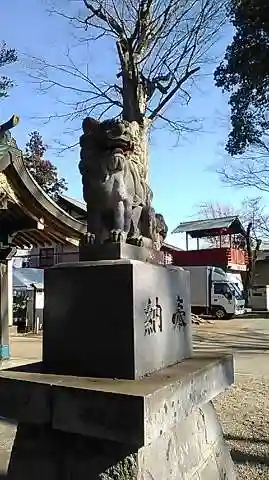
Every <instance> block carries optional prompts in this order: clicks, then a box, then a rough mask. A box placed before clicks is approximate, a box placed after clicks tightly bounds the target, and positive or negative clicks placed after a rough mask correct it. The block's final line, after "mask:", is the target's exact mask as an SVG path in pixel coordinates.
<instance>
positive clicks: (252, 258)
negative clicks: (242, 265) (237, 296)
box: [244, 222, 261, 307]
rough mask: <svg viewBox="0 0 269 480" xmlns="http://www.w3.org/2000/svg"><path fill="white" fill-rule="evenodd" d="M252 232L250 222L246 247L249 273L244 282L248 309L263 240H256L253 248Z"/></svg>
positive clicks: (250, 223)
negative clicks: (250, 291)
mask: <svg viewBox="0 0 269 480" xmlns="http://www.w3.org/2000/svg"><path fill="white" fill-rule="evenodd" d="M251 230H252V222H249V224H248V226H247V231H246V245H247V254H248V265H247V272H246V277H245V282H244V293H245V299H246V305H245V306H246V307H248V306H249V290H250V289H251V288H252V284H253V279H254V273H255V265H256V261H257V256H258V252H259V250H260V246H261V240H259V239H257V240H256V245H255V248H254V249H253V248H252V239H251Z"/></svg>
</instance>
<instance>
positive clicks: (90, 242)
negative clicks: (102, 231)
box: [81, 232, 96, 246]
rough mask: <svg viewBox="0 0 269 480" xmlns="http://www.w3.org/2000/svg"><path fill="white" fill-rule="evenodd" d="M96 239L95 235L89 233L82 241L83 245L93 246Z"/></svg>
mask: <svg viewBox="0 0 269 480" xmlns="http://www.w3.org/2000/svg"><path fill="white" fill-rule="evenodd" d="M95 240H96V237H95V234H94V233H91V232H87V233H86V234H85V235H84V236H83V238H82V240H81V245H82V246H86V245H93V244H94V243H95Z"/></svg>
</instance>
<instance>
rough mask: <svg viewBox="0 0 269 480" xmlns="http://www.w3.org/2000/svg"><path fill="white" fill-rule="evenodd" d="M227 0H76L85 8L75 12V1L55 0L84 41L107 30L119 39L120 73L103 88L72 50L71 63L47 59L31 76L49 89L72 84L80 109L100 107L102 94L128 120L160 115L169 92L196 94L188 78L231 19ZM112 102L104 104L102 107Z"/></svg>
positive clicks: (170, 96)
mask: <svg viewBox="0 0 269 480" xmlns="http://www.w3.org/2000/svg"><path fill="white" fill-rule="evenodd" d="M226 1H227V0H219V1H218V2H216V0H166V1H163V0H106V1H103V0H91V1H90V0H81V1H80V2H79V1H78V2H77V3H80V5H81V6H83V7H84V9H85V10H84V11H81V9H80V11H78V12H77V13H75V14H74V9H70V10H69V8H70V2H63V1H60V0H55V2H54V3H56V7H57V4H59V3H60V4H61V5H60V7H62V8H53V9H50V12H52V13H54V14H57V15H58V16H59V18H62V19H64V20H67V21H69V22H71V23H72V25H74V26H76V27H77V31H79V32H81V36H80V39H79V42H84V41H85V42H87V43H88V42H89V41H92V40H93V39H94V41H95V42H96V41H97V40H98V41H100V42H102V41H103V40H104V38H110V40H111V41H113V42H114V45H115V46H116V48H117V55H118V60H119V71H115V79H116V81H115V80H114V81H112V82H111V84H109V85H108V86H107V87H106V88H104V83H103V82H100V81H99V80H98V81H96V80H95V79H94V75H91V76H90V77H89V74H88V69H87V70H86V72H85V71H84V68H83V69H82V68H81V67H79V66H78V64H77V63H76V61H74V58H73V56H72V55H71V53H70V52H68V54H67V60H68V65H60V66H59V67H57V66H53V65H52V64H51V63H50V62H47V61H46V60H43V61H42V62H41V64H40V65H39V68H37V69H36V70H37V73H35V74H32V76H31V78H32V79H33V80H35V81H39V85H40V87H41V90H43V91H45V90H46V88H47V87H48V88H50V89H54V88H55V89H59V88H60V89H64V90H68V91H70V92H71V91H72V89H73V91H74V95H77V96H78V95H79V96H80V100H79V105H77V101H76V99H74V102H73V104H74V106H76V108H77V109H78V110H80V105H81V104H84V105H88V106H89V109H90V108H91V112H92V113H93V114H97V115H98V116H99V115H101V114H102V112H100V109H101V105H100V104H98V103H96V102H95V101H96V100H97V97H98V96H100V97H101V98H102V99H104V100H106V101H107V102H110V103H111V105H112V106H113V107H115V110H113V112H114V114H115V115H118V114H119V113H121V115H122V117H123V118H124V119H126V120H128V121H137V122H139V123H141V122H142V123H143V121H144V119H145V118H148V119H149V121H153V120H155V119H157V118H161V116H162V111H163V109H164V108H166V107H167V105H168V104H170V103H171V100H173V99H175V98H177V99H178V100H181V95H182V93H184V95H185V98H188V99H189V100H190V98H191V95H190V92H189V91H188V85H189V80H190V79H191V78H194V76H195V75H196V74H197V73H198V72H199V71H200V70H202V68H203V63H204V62H206V61H207V55H208V52H209V49H210V48H211V46H212V44H213V43H214V41H215V40H216V39H217V34H218V32H219V30H220V28H221V27H222V25H223V22H224V19H225V12H224V7H225V4H226ZM110 40H109V41H110ZM80 46H83V44H81V43H80ZM36 60H37V59H36ZM41 67H42V68H41ZM35 68H36V65H34V66H33V69H35ZM85 68H86V67H85ZM57 72H58V73H59V77H60V78H58V77H57ZM56 77H57V78H56ZM66 78H68V79H69V81H66ZM81 97H83V99H82V98H81ZM182 98H183V97H182ZM91 103H92V105H95V108H92V106H91V107H90V105H91ZM107 109H108V104H104V105H103V113H104V112H107ZM72 118H73V116H72ZM181 123H182V122H181Z"/></svg>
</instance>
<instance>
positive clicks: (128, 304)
mask: <svg viewBox="0 0 269 480" xmlns="http://www.w3.org/2000/svg"><path fill="white" fill-rule="evenodd" d="M44 286H45V299H46V300H45V308H44V343H43V360H44V366H45V369H46V371H49V372H53V373H58V374H63V375H68V374H69V375H83V376H91V377H107V378H126V379H131V380H132V379H136V378H140V377H143V376H144V375H148V374H150V373H152V372H154V371H156V370H159V369H161V368H164V367H166V366H168V365H172V364H175V363H177V362H179V361H181V360H183V359H184V358H187V357H190V355H191V352H192V345H191V318H190V297H189V292H190V289H189V274H188V272H185V271H184V270H182V269H181V268H176V267H174V268H173V269H169V268H166V267H164V266H160V265H153V264H150V263H145V262H140V261H136V260H114V261H113V260H111V261H105V260H104V261H98V262H78V263H72V264H63V265H58V266H56V267H54V268H50V269H48V270H46V272H45V282H44Z"/></svg>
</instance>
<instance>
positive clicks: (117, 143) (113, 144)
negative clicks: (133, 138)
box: [108, 138, 134, 152]
mask: <svg viewBox="0 0 269 480" xmlns="http://www.w3.org/2000/svg"><path fill="white" fill-rule="evenodd" d="M108 149H109V150H110V151H111V152H113V151H114V150H117V149H119V150H122V152H132V151H133V150H134V145H133V143H132V142H130V141H129V140H127V141H126V140H123V139H122V138H118V139H115V138H113V139H110V141H109V144H108Z"/></svg>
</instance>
